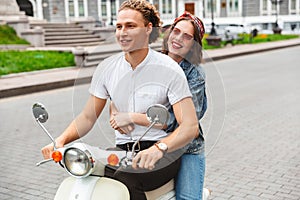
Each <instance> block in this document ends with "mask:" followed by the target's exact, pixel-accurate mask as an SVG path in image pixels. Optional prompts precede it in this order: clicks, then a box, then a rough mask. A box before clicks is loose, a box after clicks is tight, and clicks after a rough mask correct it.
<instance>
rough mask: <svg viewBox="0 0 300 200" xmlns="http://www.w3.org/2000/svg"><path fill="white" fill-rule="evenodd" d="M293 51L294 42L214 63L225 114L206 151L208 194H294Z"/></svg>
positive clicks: (299, 128) (299, 179)
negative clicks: (213, 142) (217, 135)
mask: <svg viewBox="0 0 300 200" xmlns="http://www.w3.org/2000/svg"><path fill="white" fill-rule="evenodd" d="M299 52H300V48H299V47H296V48H289V49H288V50H278V51H272V52H268V53H261V54H255V55H251V56H247V57H239V58H236V59H229V60H224V61H221V62H215V63H214V64H215V66H217V68H218V69H219V71H220V74H221V76H222V78H223V82H224V89H225V94H226V113H225V123H224V127H223V132H222V134H221V136H220V138H219V141H218V143H217V144H216V145H215V146H214V148H213V150H212V151H211V152H210V153H209V154H208V155H207V171H206V180H205V186H206V187H207V188H210V189H211V190H212V196H211V199H214V200H218V199H230V200H231V199H272V200H273V199H274V200H275V199H276V200H279V199H282V200H283V199H295V200H296V199H300V155H299V152H300V148H299V147H300V140H299V138H300V105H299V102H300V79H299V75H300V68H299V64H296V63H299V62H300V58H299ZM209 66H210V65H209ZM209 66H206V67H207V68H208V67H209ZM209 81H213V80H208V83H209ZM208 107H210V106H208ZM210 111H211V110H210ZM206 121H207V119H205V120H204V122H206ZM206 130H207V129H206ZM209 134H210V133H208V135H207V137H208V138H209Z"/></svg>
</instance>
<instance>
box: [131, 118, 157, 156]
mask: <svg viewBox="0 0 300 200" xmlns="http://www.w3.org/2000/svg"><path fill="white" fill-rule="evenodd" d="M158 121H159V119H158V118H157V116H156V117H155V119H154V121H153V122H152V123H151V124H150V126H149V127H148V128H147V130H146V131H145V133H144V134H143V135H142V136H141V137H140V138H139V139H138V140H136V141H135V142H134V144H133V145H132V152H131V156H132V158H133V157H134V156H135V152H134V150H135V146H136V145H137V144H138V143H139V142H140V141H141V139H142V138H143V137H144V136H145V135H146V134H147V133H148V132H149V130H150V129H151V128H152V127H153V126H154V125H155V124H156V123H157V122H158Z"/></svg>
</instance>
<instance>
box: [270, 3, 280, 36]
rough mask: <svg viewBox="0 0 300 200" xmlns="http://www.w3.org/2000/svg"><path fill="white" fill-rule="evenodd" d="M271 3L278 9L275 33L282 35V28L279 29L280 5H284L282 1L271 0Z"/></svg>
mask: <svg viewBox="0 0 300 200" xmlns="http://www.w3.org/2000/svg"><path fill="white" fill-rule="evenodd" d="M270 1H271V3H272V4H274V5H275V9H276V12H275V15H276V21H275V27H274V28H273V32H274V33H278V34H280V33H281V28H279V26H278V5H280V4H281V3H282V0H270Z"/></svg>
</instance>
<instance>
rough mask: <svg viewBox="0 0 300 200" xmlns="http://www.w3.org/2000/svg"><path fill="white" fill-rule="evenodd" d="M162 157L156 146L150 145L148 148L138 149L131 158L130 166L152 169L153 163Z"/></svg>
mask: <svg viewBox="0 0 300 200" xmlns="http://www.w3.org/2000/svg"><path fill="white" fill-rule="evenodd" d="M162 157H163V152H162V151H160V150H159V149H158V148H157V147H155V146H152V147H150V148H148V149H145V150H143V151H140V152H139V153H138V154H137V155H136V156H135V157H134V158H133V160H132V167H133V168H134V169H138V168H144V169H149V170H152V169H154V167H155V163H156V162H157V161H158V160H160V159H161V158H162Z"/></svg>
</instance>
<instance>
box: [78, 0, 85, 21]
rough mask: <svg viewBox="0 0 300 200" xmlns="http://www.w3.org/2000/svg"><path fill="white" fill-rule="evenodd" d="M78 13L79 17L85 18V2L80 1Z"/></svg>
mask: <svg viewBox="0 0 300 200" xmlns="http://www.w3.org/2000/svg"><path fill="white" fill-rule="evenodd" d="M78 12H79V16H80V17H83V16H84V5H83V0H78Z"/></svg>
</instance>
